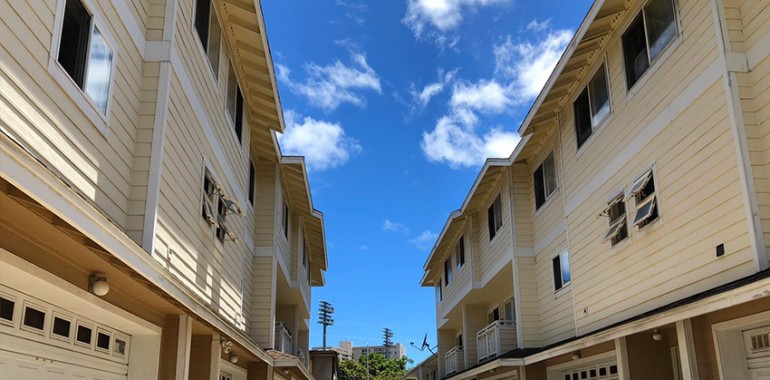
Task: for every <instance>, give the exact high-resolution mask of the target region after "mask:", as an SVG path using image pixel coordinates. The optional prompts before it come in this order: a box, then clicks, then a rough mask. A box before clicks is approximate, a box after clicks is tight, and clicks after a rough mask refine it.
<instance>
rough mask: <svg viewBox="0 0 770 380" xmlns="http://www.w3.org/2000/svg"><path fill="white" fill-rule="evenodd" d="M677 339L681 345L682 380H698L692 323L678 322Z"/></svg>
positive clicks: (687, 320) (687, 321)
mask: <svg viewBox="0 0 770 380" xmlns="http://www.w3.org/2000/svg"><path fill="white" fill-rule="evenodd" d="M676 338H677V342H678V344H679V361H680V363H681V364H682V380H698V379H699V378H700V377H699V376H698V363H697V361H696V356H695V342H694V341H693V337H692V323H691V322H690V320H689V319H685V320H683V321H678V322H676Z"/></svg>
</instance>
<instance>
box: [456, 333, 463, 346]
mask: <svg viewBox="0 0 770 380" xmlns="http://www.w3.org/2000/svg"><path fill="white" fill-rule="evenodd" d="M457 347H460V348H463V334H460V335H458V336H457Z"/></svg>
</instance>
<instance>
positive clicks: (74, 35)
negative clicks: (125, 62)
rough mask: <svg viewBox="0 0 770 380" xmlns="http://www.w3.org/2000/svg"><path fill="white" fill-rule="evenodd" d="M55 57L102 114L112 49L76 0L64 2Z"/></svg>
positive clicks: (110, 72) (81, 4)
mask: <svg viewBox="0 0 770 380" xmlns="http://www.w3.org/2000/svg"><path fill="white" fill-rule="evenodd" d="M56 60H57V61H58V62H59V64H60V65H61V67H62V68H63V69H64V71H66V72H67V74H68V75H69V76H70V78H72V80H73V81H75V84H77V86H78V87H80V89H82V90H83V91H84V92H85V93H86V94H87V95H88V97H89V98H91V100H93V102H94V104H95V105H96V108H98V109H99V111H101V112H102V114H106V113H107V101H108V100H109V93H110V82H111V78H112V61H113V56H112V49H110V47H109V45H108V44H107V41H106V40H105V38H104V35H103V34H102V32H101V31H100V30H99V28H98V27H97V26H96V25H94V23H93V17H92V16H91V14H90V13H88V10H87V9H86V7H85V6H84V5H83V3H82V2H80V0H67V2H66V4H65V6H64V20H63V22H62V29H61V37H60V42H59V53H58V55H57V58H56Z"/></svg>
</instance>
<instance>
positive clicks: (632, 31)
mask: <svg viewBox="0 0 770 380" xmlns="http://www.w3.org/2000/svg"><path fill="white" fill-rule="evenodd" d="M623 57H624V59H625V61H626V84H627V85H628V88H631V87H632V86H633V85H634V84H635V83H636V81H638V80H639V78H640V77H641V76H642V74H644V73H645V72H646V71H647V69H648V68H649V67H650V61H649V59H648V58H647V43H646V41H645V37H644V22H643V21H642V15H641V14H640V15H639V17H637V19H636V20H634V22H633V23H632V24H631V26H630V27H629V28H628V30H627V31H626V33H625V34H623Z"/></svg>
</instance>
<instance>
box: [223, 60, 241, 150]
mask: <svg viewBox="0 0 770 380" xmlns="http://www.w3.org/2000/svg"><path fill="white" fill-rule="evenodd" d="M225 104H226V105H227V114H228V115H230V121H232V122H233V128H235V135H236V136H238V141H239V142H241V141H242V140H243V137H242V134H243V94H242V93H241V87H240V86H239V85H238V79H237V78H236V76H235V66H233V65H232V63H231V64H230V70H229V71H228V75H227V98H226V99H225Z"/></svg>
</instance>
